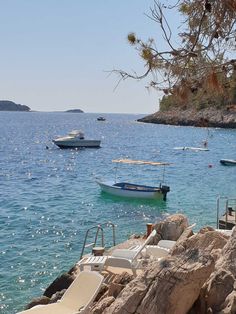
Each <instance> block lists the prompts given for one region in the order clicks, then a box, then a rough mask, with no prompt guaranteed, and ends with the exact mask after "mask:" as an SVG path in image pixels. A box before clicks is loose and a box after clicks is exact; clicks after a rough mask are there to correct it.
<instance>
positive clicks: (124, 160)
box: [112, 159, 171, 166]
mask: <svg viewBox="0 0 236 314" xmlns="http://www.w3.org/2000/svg"><path fill="white" fill-rule="evenodd" d="M112 162H116V163H123V164H135V165H152V166H169V165H171V163H169V162H158V161H144V160H132V159H113V160H112Z"/></svg>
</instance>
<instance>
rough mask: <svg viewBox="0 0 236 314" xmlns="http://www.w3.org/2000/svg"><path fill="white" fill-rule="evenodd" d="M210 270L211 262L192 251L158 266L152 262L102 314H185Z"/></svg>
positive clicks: (205, 256) (209, 258)
mask: <svg viewBox="0 0 236 314" xmlns="http://www.w3.org/2000/svg"><path fill="white" fill-rule="evenodd" d="M213 269H214V259H213V258H212V257H211V256H210V255H209V254H208V255H202V254H200V253H199V251H198V250H195V249H193V250H192V251H188V252H186V253H183V254H182V255H179V256H176V257H172V258H166V259H164V260H162V261H159V262H158V261H153V262H152V263H151V264H150V266H149V268H148V269H147V270H146V271H145V272H144V273H143V274H142V275H140V276H138V277H136V278H135V279H134V280H132V281H131V282H130V283H129V284H128V285H127V286H126V287H125V288H124V289H123V291H122V292H121V293H120V295H119V296H118V298H117V299H116V300H115V301H114V302H113V303H112V304H111V306H110V307H108V308H107V309H105V310H104V312H103V313H104V314H110V313H113V314H134V313H136V314H144V313H148V314H163V313H166V314H167V313H168V314H184V313H187V312H188V310H189V309H190V308H191V307H192V305H193V303H194V302H195V300H196V299H197V298H198V296H199V292H200V289H201V287H202V285H203V284H204V282H205V281H206V280H207V278H208V277H209V275H210V274H211V272H212V271H213Z"/></svg>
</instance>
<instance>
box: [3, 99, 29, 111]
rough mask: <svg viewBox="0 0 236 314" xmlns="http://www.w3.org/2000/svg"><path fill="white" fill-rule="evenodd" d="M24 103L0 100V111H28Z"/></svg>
mask: <svg viewBox="0 0 236 314" xmlns="http://www.w3.org/2000/svg"><path fill="white" fill-rule="evenodd" d="M30 110H31V109H30V108H29V107H28V106H25V105H19V104H16V103H14V102H13V101H9V100H0V111H30Z"/></svg>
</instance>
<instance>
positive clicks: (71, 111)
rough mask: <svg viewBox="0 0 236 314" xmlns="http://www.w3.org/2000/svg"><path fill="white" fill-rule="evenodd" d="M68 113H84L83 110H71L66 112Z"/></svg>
mask: <svg viewBox="0 0 236 314" xmlns="http://www.w3.org/2000/svg"><path fill="white" fill-rule="evenodd" d="M66 112H70V113H84V112H83V110H81V109H70V110H66Z"/></svg>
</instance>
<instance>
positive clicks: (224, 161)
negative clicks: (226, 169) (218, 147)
mask: <svg viewBox="0 0 236 314" xmlns="http://www.w3.org/2000/svg"><path fill="white" fill-rule="evenodd" d="M220 163H221V164H222V165H224V166H236V160H234V159H221V160H220Z"/></svg>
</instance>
